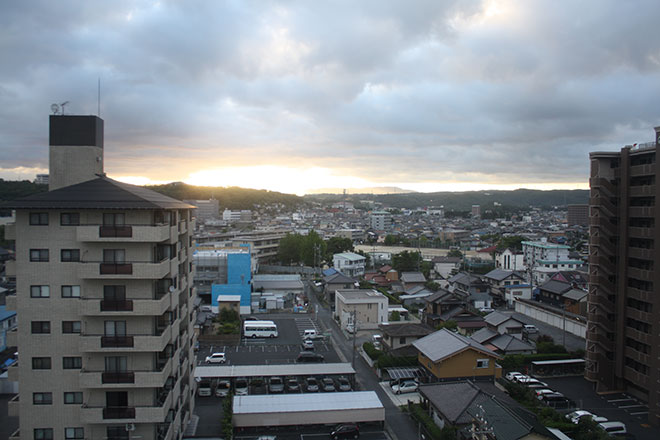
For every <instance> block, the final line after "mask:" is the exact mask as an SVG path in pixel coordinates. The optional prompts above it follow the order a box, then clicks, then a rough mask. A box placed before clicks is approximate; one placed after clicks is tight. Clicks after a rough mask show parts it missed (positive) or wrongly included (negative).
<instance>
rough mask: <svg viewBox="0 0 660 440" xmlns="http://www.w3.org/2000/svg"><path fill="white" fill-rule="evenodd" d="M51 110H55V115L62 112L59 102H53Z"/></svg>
mask: <svg viewBox="0 0 660 440" xmlns="http://www.w3.org/2000/svg"><path fill="white" fill-rule="evenodd" d="M50 111H51V112H53V114H54V115H59V114H60V106H59V105H57V104H51V105H50Z"/></svg>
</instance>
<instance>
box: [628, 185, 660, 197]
mask: <svg viewBox="0 0 660 440" xmlns="http://www.w3.org/2000/svg"><path fill="white" fill-rule="evenodd" d="M628 194H629V195H630V197H650V196H655V185H640V186H631V187H630V188H629V189H628Z"/></svg>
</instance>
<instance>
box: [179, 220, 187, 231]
mask: <svg viewBox="0 0 660 440" xmlns="http://www.w3.org/2000/svg"><path fill="white" fill-rule="evenodd" d="M186 232H188V222H187V221H185V220H181V221H180V222H179V234H185V233H186Z"/></svg>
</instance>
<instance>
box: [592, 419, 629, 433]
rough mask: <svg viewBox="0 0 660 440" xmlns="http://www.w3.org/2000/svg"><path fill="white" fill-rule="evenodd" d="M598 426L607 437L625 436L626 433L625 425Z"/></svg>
mask: <svg viewBox="0 0 660 440" xmlns="http://www.w3.org/2000/svg"><path fill="white" fill-rule="evenodd" d="M598 426H599V427H600V428H601V429H602V430H603V431H605V432H607V433H608V434H609V435H625V434H627V433H628V431H627V430H626V425H625V424H623V423H621V422H602V423H599V424H598Z"/></svg>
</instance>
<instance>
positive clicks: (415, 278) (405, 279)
mask: <svg viewBox="0 0 660 440" xmlns="http://www.w3.org/2000/svg"><path fill="white" fill-rule="evenodd" d="M425 283H426V277H424V274H423V273H421V272H403V273H402V274H401V284H402V285H403V289H404V290H408V289H411V288H413V287H417V286H423V285H424V284H425Z"/></svg>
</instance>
